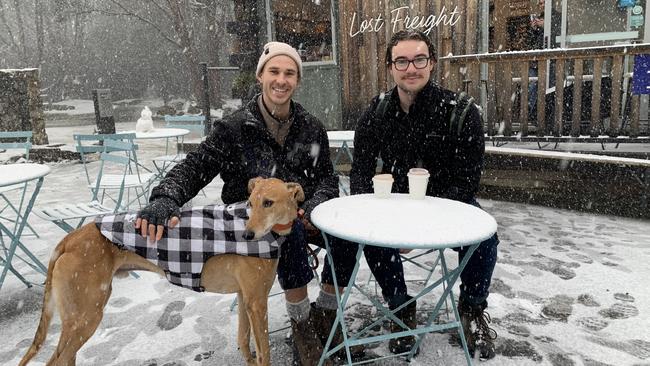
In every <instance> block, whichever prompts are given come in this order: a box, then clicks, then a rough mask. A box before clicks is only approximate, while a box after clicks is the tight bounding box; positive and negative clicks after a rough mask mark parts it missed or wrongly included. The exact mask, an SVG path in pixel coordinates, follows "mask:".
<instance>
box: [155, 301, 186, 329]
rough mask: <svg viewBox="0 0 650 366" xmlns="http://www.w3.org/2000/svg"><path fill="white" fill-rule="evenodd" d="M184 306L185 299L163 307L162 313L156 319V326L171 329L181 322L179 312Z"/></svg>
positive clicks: (181, 318) (181, 317)
mask: <svg viewBox="0 0 650 366" xmlns="http://www.w3.org/2000/svg"><path fill="white" fill-rule="evenodd" d="M184 307H185V301H174V302H171V303H169V305H167V307H165V311H164V312H163V315H162V316H161V317H160V318H159V319H158V327H159V328H160V329H162V330H171V329H174V328H176V327H177V326H179V325H180V324H181V323H182V322H183V316H182V315H181V314H180V313H179V312H180V311H181V310H183V308H184Z"/></svg>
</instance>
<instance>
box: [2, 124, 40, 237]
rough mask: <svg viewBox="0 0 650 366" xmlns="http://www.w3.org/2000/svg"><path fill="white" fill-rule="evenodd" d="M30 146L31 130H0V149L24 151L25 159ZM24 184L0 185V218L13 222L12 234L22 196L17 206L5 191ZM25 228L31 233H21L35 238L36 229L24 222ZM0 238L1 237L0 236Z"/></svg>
mask: <svg viewBox="0 0 650 366" xmlns="http://www.w3.org/2000/svg"><path fill="white" fill-rule="evenodd" d="M31 148H32V131H10V132H7V131H2V132H0V149H2V150H10V149H15V150H20V151H21V152H22V151H24V154H25V160H29V150H30V149H31ZM23 186H24V184H15V185H13V186H7V187H2V188H0V199H2V201H4V202H2V203H1V204H2V205H3V206H2V207H0V220H5V221H8V222H12V223H13V224H14V229H13V230H14V234H15V233H16V229H17V227H16V223H17V222H20V221H21V220H20V218H21V217H20V214H19V212H20V207H22V204H23V203H24V198H25V197H24V196H23V197H22V198H21V200H20V205H19V207H16V206H14V205H13V204H12V203H11V201H9V199H8V198H7V196H6V195H5V194H6V193H7V192H10V191H14V190H17V189H22V188H23ZM5 211H7V212H8V215H5V214H4V212H5ZM25 228H26V229H27V230H29V231H30V232H31V234H23V235H34V236H36V237H37V238H38V237H39V236H38V233H36V230H34V228H32V227H31V226H30V225H29V223H25ZM0 239H2V238H1V237H0Z"/></svg>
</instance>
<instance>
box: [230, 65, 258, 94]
mask: <svg viewBox="0 0 650 366" xmlns="http://www.w3.org/2000/svg"><path fill="white" fill-rule="evenodd" d="M256 83H257V79H256V78H255V72H254V71H241V72H240V73H239V75H237V77H236V78H235V80H234V81H233V83H232V96H233V98H240V99H242V100H247V99H248V98H247V97H248V96H249V93H250V92H251V90H252V89H253V87H254V86H255V84H256Z"/></svg>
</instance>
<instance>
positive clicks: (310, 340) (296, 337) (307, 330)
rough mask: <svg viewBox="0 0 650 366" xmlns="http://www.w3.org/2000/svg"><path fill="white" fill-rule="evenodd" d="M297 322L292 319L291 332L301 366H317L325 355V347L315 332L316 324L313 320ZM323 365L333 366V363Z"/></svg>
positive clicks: (327, 362)
mask: <svg viewBox="0 0 650 366" xmlns="http://www.w3.org/2000/svg"><path fill="white" fill-rule="evenodd" d="M311 317H312V316H311V314H310V315H309V319H308V320H304V321H301V322H297V321H295V320H293V319H291V332H292V335H293V345H294V348H295V350H296V351H297V353H298V355H299V357H300V365H301V366H316V365H318V361H320V357H321V355H322V354H323V345H322V344H321V342H320V339H319V338H318V334H317V333H316V331H315V330H314V324H313V322H312V319H311ZM323 365H326V366H332V361H330V360H325V362H324V363H323Z"/></svg>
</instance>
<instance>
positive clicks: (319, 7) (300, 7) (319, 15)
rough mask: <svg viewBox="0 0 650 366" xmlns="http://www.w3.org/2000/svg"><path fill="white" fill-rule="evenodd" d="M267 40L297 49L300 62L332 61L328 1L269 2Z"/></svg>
mask: <svg viewBox="0 0 650 366" xmlns="http://www.w3.org/2000/svg"><path fill="white" fill-rule="evenodd" d="M270 11H271V14H270V15H271V16H270V17H269V19H270V20H271V24H270V30H271V34H272V36H271V38H272V39H273V40H276V41H279V42H285V43H288V44H290V45H292V46H293V47H295V48H296V49H297V50H298V53H299V54H300V57H301V58H302V60H303V62H332V61H334V60H335V57H334V46H333V44H334V42H333V33H332V23H333V12H332V1H331V0H310V1H304V0H300V1H299V0H285V1H272V2H271V7H270Z"/></svg>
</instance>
